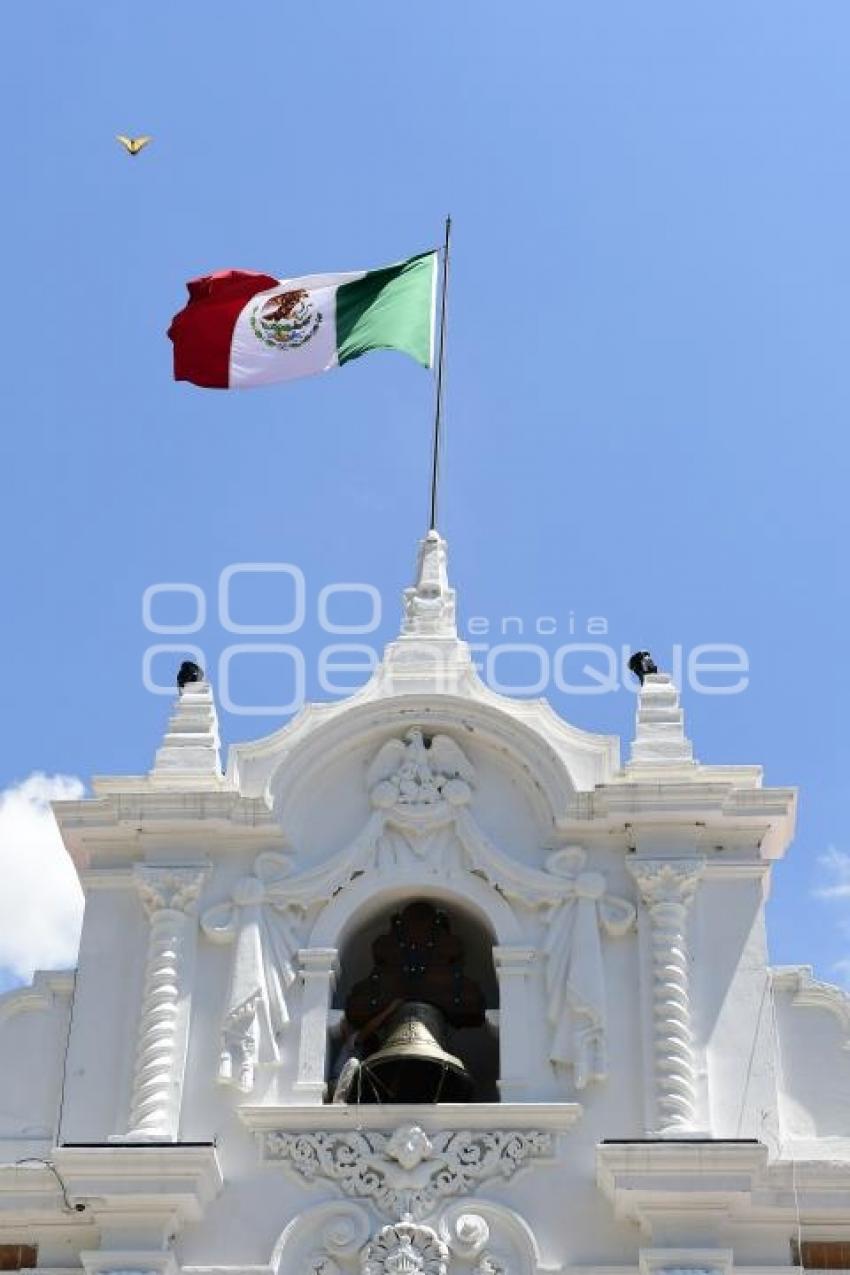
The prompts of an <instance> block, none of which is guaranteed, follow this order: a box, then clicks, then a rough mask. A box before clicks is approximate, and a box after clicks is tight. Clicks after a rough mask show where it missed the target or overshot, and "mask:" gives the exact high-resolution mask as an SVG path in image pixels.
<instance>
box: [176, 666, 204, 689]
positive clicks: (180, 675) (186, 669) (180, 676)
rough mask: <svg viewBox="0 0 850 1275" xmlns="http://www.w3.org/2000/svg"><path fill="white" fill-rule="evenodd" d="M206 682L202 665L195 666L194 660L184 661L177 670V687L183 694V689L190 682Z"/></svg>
mask: <svg viewBox="0 0 850 1275" xmlns="http://www.w3.org/2000/svg"><path fill="white" fill-rule="evenodd" d="M203 680H204V670H203V669H202V668H201V666H200V664H195V663H194V661H193V660H184V661H183V663H182V664H181V665H180V668H179V669H178V670H177V687H178V689H179V690H180V692H181V694H182V691H183V687H184V686H186V685H187V684H188V683H189V682H202V681H203Z"/></svg>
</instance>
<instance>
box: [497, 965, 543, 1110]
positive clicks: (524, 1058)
mask: <svg viewBox="0 0 850 1275" xmlns="http://www.w3.org/2000/svg"><path fill="white" fill-rule="evenodd" d="M536 959H537V952H536V950H535V948H533V947H494V948H493V963H494V964H495V966H496V978H497V979H498V980H499V1097H500V1099H501V1101H502V1102H522V1101H523V1100H524V1099H525V1098H526V1097H527V1095H528V1056H529V1038H530V1035H531V1030H532V1028H531V1022H532V1020H531V1000H530V997H529V994H528V976H529V974H530V973H531V970H532V968H533V966H534V963H535V961H536Z"/></svg>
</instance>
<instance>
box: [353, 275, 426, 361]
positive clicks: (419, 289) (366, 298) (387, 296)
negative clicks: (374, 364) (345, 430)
mask: <svg viewBox="0 0 850 1275" xmlns="http://www.w3.org/2000/svg"><path fill="white" fill-rule="evenodd" d="M436 269H437V254H436V252H423V253H422V254H421V255H420V256H418V257H411V258H410V260H409V261H403V262H401V264H400V265H397V266H387V267H386V268H385V269H383V270H370V271H369V273H368V274H366V275H364V276H363V278H362V279H358V280H357V281H356V282H355V283H343V284H342V285H341V286H340V287H339V288H338V289H337V294H336V345H337V355H338V357H339V361H340V363H348V362H349V361H350V360H351V359H358V358H359V357H360V355H361V354H366V353H367V352H368V351H369V350H401V351H402V352H403V353H404V354H409V355H410V356H411V358H414V359H416V361H417V363H421V364H422V366H423V367H430V366H431V345H432V341H431V338H432V331H433V325H434V316H433V309H434V278H435V272H436Z"/></svg>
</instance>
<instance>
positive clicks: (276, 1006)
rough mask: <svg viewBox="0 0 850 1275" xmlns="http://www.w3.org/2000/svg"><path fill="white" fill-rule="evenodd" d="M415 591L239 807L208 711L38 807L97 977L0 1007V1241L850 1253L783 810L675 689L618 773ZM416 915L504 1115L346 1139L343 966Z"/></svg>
mask: <svg viewBox="0 0 850 1275" xmlns="http://www.w3.org/2000/svg"><path fill="white" fill-rule="evenodd" d="M441 543H442V542H439V541H434V540H433V539H429V540H428V541H426V543H425V545H424V547H423V559H424V560H427V559H428V555H434V554H437V555H439V553H443V554H444V547H441ZM440 561H442V562H443V564H444V558H443V559H441V560H440ZM432 565H433V564H432ZM426 566H427V561H426ZM437 567H439V570H437V568H435V571H436V578H438V579H439V578H441V577H440V570H443V568H442V567H440V566H439V562H438V563H437ZM426 577H427V578H428V579H432V578H435V577H434V572H433V571H431V572H430V574H429V572H428V571H425V570H424V568H423V574H422V578H423V579H424V578H426ZM417 588H418V586H417V587H415V588H414V589H413V590H411V591H408V596H407V597H406V603H405V605H406V620H405V629H404V633H403V635H402V636H401V637H400V638H399V640H398V641H397V642H396V643H394V644H393V645H392V646H391V647H390V648H389V650H388V652H387V658H386V661H385V664H384V665H383V667H382V668H381V669H380V670H379V671H378V673H377V674H376V676H375V678H374V679H373V681H372V682H371V683H370V684H369V686H368V687H367V688H365V690H364V691H361V692H360V693H359V694H358V695H356V696H354V697H352V699H351V700H350V701H348V702H346V703H345V704H335V705H328V706H320V707H314V708H312V709H309V710H307V711H306V712H305V713H304V714H302V715H301V716H300V717H299V718H297V719H296V720H295V721H294V722H293V723H292V724H291V725H290V726H289V727H287V728H286V729H285V730H283V731H281V732H278V733H277V734H275V735H273V736H271V737H269V738H268V739H264V740H260V741H257V742H256V743H254V744H250V745H243V746H241V747H239V748H238V749H235V750H234V752H233V754H232V756H231V760H230V763H229V767H228V771H227V775H226V776H223V775H221V774H219V772H218V764H217V755H218V754H217V746H218V733H217V726H216V723H215V715H214V710H213V706H212V698H211V693H209V692H208V688H206V687H205V686H200V687H198V686H196V687H195V688H194V689H193V690H192V692H191V695H190V697H189V699H188V700H187V701H185V702H184V701H182V700H181V701H179V702H178V703H177V705H176V707H175V712H174V714H173V716H172V719H171V722H170V724H169V728H168V735H167V739H166V743H165V745H163V748H162V749H161V750H160V753H159V754H158V761H157V764H156V766H155V767H154V770H153V772H152V773H151V775H149V776H144V777H141V778H138V777H137V778H133V777H130V778H124V779H116V780H108V781H100V782H99V783H98V786H97V790H96V794H95V798H94V799H92V800H88V801H84V802H76V803H65V804H64V805H63V807H62V808H61V809H59V810H58V812H57V814H58V818H59V821H60V825H61V827H62V830H63V835H64V836H65V840H66V844H67V845H68V847H69V850H70V852H71V853H72V854H73V855H74V858H75V861H76V862H77V864H78V867H79V868H80V871H81V877H82V880H83V882H84V886H85V888H86V894H87V910H86V917H85V924H84V930H83V940H82V945H81V950H80V965H79V973H78V977H77V985H76V991H75V993H74V995H73V1011H72V1013H70V1010H71V1001H72V995H71V991H72V981H71V980H70V979H69V978H68V977H67V976H60V977H58V979H56V978H53V977H52V976H50V977H48V978H46V979H45V978H41V979H40V980H38V981H37V983H36V987H35V989H34V991H33V992H24V993H15V994H12V995H11V996H10V997H7V998H5V999H4V1000H0V1094H1V1095H2V1100H0V1108H2V1110H0V1241H2V1240H3V1239H4V1238H8V1239H10V1240H13V1239H16V1238H18V1239H27V1240H31V1239H33V1238H35V1239H37V1241H38V1243H39V1245H40V1252H41V1264H42V1265H44V1264H47V1265H48V1266H50V1265H52V1266H54V1267H56V1268H61V1269H66V1268H68V1269H79V1268H80V1267H81V1266H82V1267H85V1269H86V1270H87V1271H89V1272H91V1273H92V1275H99V1273H100V1272H107V1271H133V1272H140V1271H156V1272H163V1273H165V1272H171V1271H174V1270H176V1268H177V1267H178V1266H179V1267H183V1268H184V1269H186V1270H187V1271H191V1270H195V1269H197V1270H204V1271H210V1270H220V1269H222V1268H225V1267H227V1268H234V1269H236V1270H240V1271H241V1270H249V1269H250V1270H252V1271H256V1270H257V1269H262V1270H264V1271H266V1270H269V1269H271V1270H275V1271H276V1270H278V1269H279V1270H281V1271H282V1272H287V1273H288V1272H290V1271H292V1272H296V1271H297V1272H299V1273H300V1272H302V1271H304V1270H307V1271H316V1272H321V1273H322V1275H344V1272H351V1273H352V1275H354V1273H355V1272H357V1273H358V1275H384V1273H386V1275H393V1273H394V1272H397V1271H400V1270H402V1268H404V1269H405V1270H406V1271H410V1272H411V1275H412V1272H413V1270H422V1271H429V1272H431V1273H432V1275H447V1273H448V1272H451V1273H452V1275H459V1273H460V1272H465V1271H469V1272H473V1271H474V1272H476V1273H477V1275H496V1272H501V1271H505V1272H506V1275H507V1272H511V1273H513V1272H519V1271H527V1272H537V1271H561V1270H563V1269H565V1268H567V1267H569V1268H572V1269H576V1270H585V1269H587V1270H594V1271H597V1272H598V1273H599V1275H603V1272H606V1271H610V1270H613V1269H616V1270H618V1271H623V1272H628V1273H629V1275H631V1273H632V1272H634V1273H635V1275H637V1273H638V1272H640V1275H654V1273H655V1272H656V1271H659V1272H660V1271H701V1272H702V1271H718V1272H721V1271H723V1272H726V1271H729V1270H730V1269H731V1266H732V1265H736V1266H738V1267H739V1268H741V1269H747V1268H748V1267H750V1266H752V1267H755V1266H758V1267H759V1269H760V1270H762V1271H769V1270H772V1269H773V1268H774V1267H775V1268H777V1269H778V1268H780V1267H782V1268H785V1267H786V1266H787V1264H788V1261H789V1251H790V1250H789V1241H790V1238H791V1236H792V1234H795V1233H796V1228H797V1226H798V1223H802V1224H803V1225H804V1226H806V1227H809V1228H810V1233H811V1234H812V1235H816V1237H818V1238H836V1239H844V1238H848V1237H850V1074H848V1072H850V1051H848V1042H850V1001H848V998H847V997H845V996H843V994H842V993H840V992H839V991H837V989H831V988H828V987H826V986H825V985H823V984H820V983H818V982H817V981H816V980H814V979H813V978H812V977H811V974H810V972H807V971H806V970H805V969H802V970H799V969H795V970H783V971H778V972H771V971H770V970H769V968H768V965H767V957H766V942H765V934H764V897H765V892H766V885H767V880H768V877H769V873H770V872H771V870H772V867H773V861H774V860H775V859H777V858H780V857H781V855H782V853H783V852H784V849H785V847H786V845H787V843H788V841H789V839H790V837H791V834H792V828H793V814H794V795H793V793H789V792H786V791H784V790H773V791H771V790H769V789H765V788H764V787H763V786H762V783H761V776H760V773H759V772H758V771H757V770H756V769H754V768H748V767H741V768H734V767H733V768H729V767H702V766H700V765H699V764H698V763H697V762H695V761H694V760H693V756H692V750H691V747H690V743H689V741H687V739H686V737H685V735H684V723H683V719H682V714H681V710H680V708H679V705H678V699H677V697H676V695H675V690H674V689H673V688H672V684H671V683H670V682H669V679H665V678H664V677H663V675H660V674H659V675H655V680H654V681H649V684H648V686H647V688H646V690H645V694H644V695H642V696H641V701H640V706H639V717H638V738H637V741H636V745H635V749H634V750H633V753H632V760H631V761H630V762H629V763H628V764H627V766H626V767H624V768H621V767H620V763H619V753H618V746H617V742H616V741H613V740H611V739H610V738H608V737H603V736H594V735H588V734H586V733H584V732H581V731H577V730H575V729H574V728H572V727H570V726H569V725H568V724H566V723H564V722H561V721H560V720H559V719H557V718H556V717H555V716H554V714H552V712H551V710H550V709H549V708H548V707H547V706H545V705H543V704H530V703H528V702H512V701H507V700H502V699H500V698H499V697H498V696H495V695H494V694H493V693H492V692H490V691H489V690H487V689H486V688H485V687H483V686H482V685H481V683H480V682H478V680H477V678H476V677H475V674H474V671H473V669H472V667H471V664H470V662H469V659H468V652H467V651H466V648H465V647H464V645H463V643H460V642H458V641H457V638H456V636H455V634H454V630H453V620H452V616H453V597H450V596H449V595H450V594H451V591H450V590H449V589H448V584H447V582H446V581H445V580H444V581H443V584H442V585H441V589H442V592H441V593H439V594H438V595H437V596H436V597H435V596H434V595H433V593H428V592H418V591H417ZM435 668H438V671H439V676H437V674H436V673H435V671H434V670H435ZM659 704H660V705H661V708H660V709H659V707H658V706H659ZM659 712H661V713H662V718H663V720H662V719H661V718H659V717H658V714H659ZM417 732H419V733H418V734H417ZM426 739H427V740H429V741H431V744H430V748H425V740H426ZM186 740H189V741H190V743H191V746H189V744H187V743H186V742H185V741H186ZM181 741H183V742H181ZM438 741H442V742H438ZM662 745H663V746H662ZM421 897H425V898H429V899H434V900H437V901H440V902H442V903H443V904H444V905H445V906H446V907H447V909H448V910H449V911H450V912H451V911H455V912H456V913H457V914H458V915H459V916H463V917H466V918H468V922H463V923H462V927H461V928H464V929H465V931H468V932H469V933H470V934H472V933H473V931H474V929H475V926H478V932H479V933H480V934H482V935H484V936H485V938H484V940H482V941H484V942H485V943H486V951H485V956H486V959H492V960H493V961H494V964H495V977H496V979H497V981H498V986H499V1007H498V1031H499V1038H500V1051H501V1062H500V1080H501V1088H500V1098H501V1101H500V1102H499V1103H493V1104H483V1105H478V1106H474V1105H473V1106H470V1107H464V1108H460V1109H451V1108H448V1107H439V1106H438V1107H407V1108H368V1109H366V1108H363V1109H360V1110H357V1109H355V1108H350V1107H334V1106H332V1105H328V1104H327V1103H326V1102H324V1101H323V1099H324V1098H325V1074H326V1050H327V1041H328V1034H329V1032H331V1031H332V1030H333V1029H334V1025H335V1023H336V1022H337V1020H338V1012H339V1011H338V1007H337V1008H335V1007H334V992H335V987H336V983H337V979H338V978H339V976H340V959H341V958H342V959H343V961H345V960H346V959H351V958H350V953H351V952H352V951H356V950H357V944H356V942H355V943H352V936H353V935H355V934H356V933H357V932H358V930H360V929H362V928H363V927H366V928H368V927H370V926H371V927H372V929H373V930H374V927H375V926H376V925H377V924H378V920H379V919H380V918H381V917H387V918H388V917H389V914H390V912H391V911H392V909H394V908H396V907H398V906H402V905H403V904H404V903H405V902H407V901H410V900H412V899H414V898H421ZM362 948H363V945H362V944H361V950H362ZM347 954H348V956H347ZM366 972H367V971H366V969H364V970H363V971H362V973H363V974H365V973H366ZM345 976H346V977H348V978H349V981H350V978H351V975H350V971H345ZM69 1014H70V1018H71V1027H70V1038H69V1033H68V1024H69ZM66 1042H67V1059H66V1057H65V1049H66ZM60 1108H61V1131H60V1129H59V1123H58V1121H59V1112H60ZM33 1147H35V1150H33ZM22 1149H23V1151H22ZM28 1156H33V1157H36V1158H34V1159H31V1160H27V1162H26V1163H25V1164H20V1163H17V1162H18V1161H20V1160H24V1159H25V1158H26V1157H28ZM408 1215H409V1216H408Z"/></svg>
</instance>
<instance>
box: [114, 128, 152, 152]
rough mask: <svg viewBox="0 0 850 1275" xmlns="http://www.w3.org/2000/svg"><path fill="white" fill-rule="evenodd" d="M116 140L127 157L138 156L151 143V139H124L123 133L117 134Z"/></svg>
mask: <svg viewBox="0 0 850 1275" xmlns="http://www.w3.org/2000/svg"><path fill="white" fill-rule="evenodd" d="M117 140H118V141H119V142H120V143H121V145H122V146H123V147H124V149H125V150H126V152H127V154H128V155H138V153H139V151H140V150H142V148H143V147H145V146H147V144H148V142H151V141H153V138H152V137H147V136H145V137H125V136H124V134H123V133H118V134H117Z"/></svg>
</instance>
